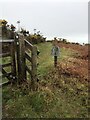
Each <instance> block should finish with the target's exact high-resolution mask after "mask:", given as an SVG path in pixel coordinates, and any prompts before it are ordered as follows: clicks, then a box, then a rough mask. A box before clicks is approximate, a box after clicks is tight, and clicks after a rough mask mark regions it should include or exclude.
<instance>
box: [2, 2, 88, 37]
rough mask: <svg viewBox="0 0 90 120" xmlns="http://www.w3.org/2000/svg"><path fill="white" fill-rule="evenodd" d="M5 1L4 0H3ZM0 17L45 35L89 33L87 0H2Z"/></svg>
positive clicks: (58, 35)
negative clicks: (72, 0) (18, 22)
mask: <svg viewBox="0 0 90 120" xmlns="http://www.w3.org/2000/svg"><path fill="white" fill-rule="evenodd" d="M1 1H2V0H1ZM0 9H1V10H0V11H1V12H0V18H2V19H6V20H7V21H8V22H9V23H10V24H11V23H12V24H14V25H15V26H17V23H16V22H17V20H20V22H21V23H20V25H21V27H24V28H26V29H27V30H29V31H31V32H33V29H34V28H36V29H37V30H40V31H41V33H43V35H44V36H46V37H48V38H50V37H55V36H56V37H61V36H73V35H74V36H75V35H76V36H78V35H79V36H80V35H87V33H88V2H87V0H86V2H85V1H80V2H79V1H78V2H77V0H76V2H71V1H67V2H66V1H64V2H62V1H59V0H52V1H51V0H30V1H29V0H24V1H23V0H22V2H21V0H18V1H16V2H15V1H13V2H12V1H10V0H7V2H6V1H5V0H3V2H1V3H0Z"/></svg>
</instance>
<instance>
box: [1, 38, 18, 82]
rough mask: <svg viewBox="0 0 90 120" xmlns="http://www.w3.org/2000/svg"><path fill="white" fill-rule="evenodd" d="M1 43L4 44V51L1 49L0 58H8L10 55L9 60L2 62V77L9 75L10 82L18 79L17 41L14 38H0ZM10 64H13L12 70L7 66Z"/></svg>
mask: <svg viewBox="0 0 90 120" xmlns="http://www.w3.org/2000/svg"><path fill="white" fill-rule="evenodd" d="M0 44H2V52H1V51H0V58H5V59H7V57H10V61H9V62H7V63H3V64H1V63H0V70H1V72H2V77H7V79H8V80H9V82H11V80H12V79H13V80H15V79H16V62H15V42H14V40H0ZM5 48H6V50H5ZM2 62H3V61H2ZM9 66H11V70H10V71H9V72H7V71H6V70H5V68H6V67H9ZM5 83H6V82H5Z"/></svg>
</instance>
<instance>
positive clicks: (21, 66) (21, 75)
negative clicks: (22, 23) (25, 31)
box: [17, 34, 26, 82]
mask: <svg viewBox="0 0 90 120" xmlns="http://www.w3.org/2000/svg"><path fill="white" fill-rule="evenodd" d="M18 44H19V45H18V51H17V59H18V60H17V65H18V81H19V82H22V81H23V80H25V79H26V70H25V41H24V36H23V35H22V34H19V38H18Z"/></svg>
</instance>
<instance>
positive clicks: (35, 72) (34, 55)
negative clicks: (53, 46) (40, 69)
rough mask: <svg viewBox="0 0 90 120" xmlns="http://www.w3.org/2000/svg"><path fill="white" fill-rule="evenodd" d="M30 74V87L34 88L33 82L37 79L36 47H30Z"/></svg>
mask: <svg viewBox="0 0 90 120" xmlns="http://www.w3.org/2000/svg"><path fill="white" fill-rule="evenodd" d="M31 57H32V75H31V87H32V90H35V82H36V81H37V47H36V46H33V47H32V54H31Z"/></svg>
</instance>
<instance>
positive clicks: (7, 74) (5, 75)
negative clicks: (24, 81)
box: [0, 72, 12, 78]
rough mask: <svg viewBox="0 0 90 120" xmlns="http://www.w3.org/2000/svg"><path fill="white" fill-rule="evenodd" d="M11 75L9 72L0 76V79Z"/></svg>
mask: <svg viewBox="0 0 90 120" xmlns="http://www.w3.org/2000/svg"><path fill="white" fill-rule="evenodd" d="M11 74H12V73H11V72H9V73H5V74H2V75H0V77H2V78H4V77H7V76H10V75H11Z"/></svg>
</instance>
